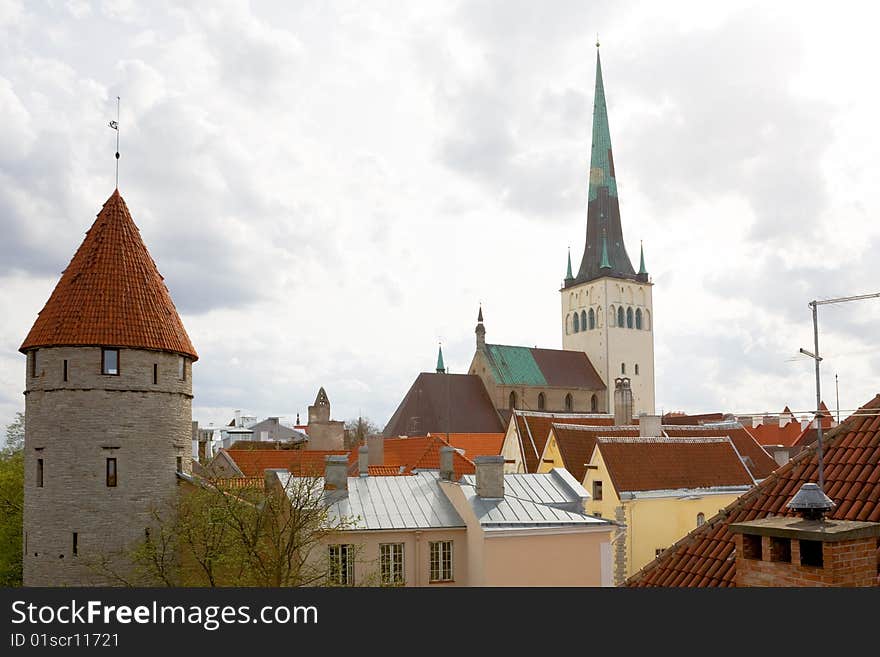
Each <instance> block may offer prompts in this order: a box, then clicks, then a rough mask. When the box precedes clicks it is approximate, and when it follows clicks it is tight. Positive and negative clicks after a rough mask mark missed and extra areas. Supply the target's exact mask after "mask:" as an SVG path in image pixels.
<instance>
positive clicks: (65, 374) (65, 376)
mask: <svg viewBox="0 0 880 657" xmlns="http://www.w3.org/2000/svg"><path fill="white" fill-rule="evenodd" d="M64 380H65V381H67V359H66V358H65V359H64Z"/></svg>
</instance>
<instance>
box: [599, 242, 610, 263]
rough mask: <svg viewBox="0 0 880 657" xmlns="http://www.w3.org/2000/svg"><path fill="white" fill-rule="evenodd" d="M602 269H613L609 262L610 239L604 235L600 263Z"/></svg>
mask: <svg viewBox="0 0 880 657" xmlns="http://www.w3.org/2000/svg"><path fill="white" fill-rule="evenodd" d="M599 268H600V269H611V263H610V262H608V238H607V237H605V235H602V261H601V262H600V263H599Z"/></svg>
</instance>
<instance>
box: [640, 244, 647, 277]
mask: <svg viewBox="0 0 880 657" xmlns="http://www.w3.org/2000/svg"><path fill="white" fill-rule="evenodd" d="M639 247H640V248H641V251H642V261H641V262H640V263H639V273H640V274H647V273H648V270H647V269H645V245H644V243H643V242H639Z"/></svg>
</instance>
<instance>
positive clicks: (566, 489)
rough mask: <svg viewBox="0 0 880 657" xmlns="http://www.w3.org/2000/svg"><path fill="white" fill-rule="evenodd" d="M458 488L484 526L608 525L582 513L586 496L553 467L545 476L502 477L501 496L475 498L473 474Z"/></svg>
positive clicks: (561, 472) (578, 486) (577, 484)
mask: <svg viewBox="0 0 880 657" xmlns="http://www.w3.org/2000/svg"><path fill="white" fill-rule="evenodd" d="M460 484H461V488H462V491H463V492H464V494H465V497H466V498H467V500H468V502H469V503H470V505H471V507H472V508H473V509H474V513H475V514H476V516H477V518H478V519H479V520H480V525H482V526H483V527H487V528H491V527H497V528H501V527H522V528H526V527H558V526H564V525H568V526H574V525H597V526H598V525H607V524H609V523H608V521H606V520H601V519H599V518H594V517H593V516H589V515H587V514H586V513H584V510H583V503H584V501H585V500H587V499H589V495H588V493H587V491H586V489H584V487H583V486H581V485H580V484H579V483H578V482H577V481H576V480H575V478H574V477H572V476H571V475H570V474H569V473H568V471H566V470H564V469H562V468H553V470H551V471H550V472H548V473H546V474H505V475H504V497H503V498H499V499H489V498H481V497H479V496H478V495H477V490H476V477H475V475H464V476H463V477H462V478H461V482H460Z"/></svg>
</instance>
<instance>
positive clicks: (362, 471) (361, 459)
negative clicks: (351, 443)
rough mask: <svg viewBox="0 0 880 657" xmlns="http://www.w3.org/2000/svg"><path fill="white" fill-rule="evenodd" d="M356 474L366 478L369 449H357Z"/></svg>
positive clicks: (368, 469)
mask: <svg viewBox="0 0 880 657" xmlns="http://www.w3.org/2000/svg"><path fill="white" fill-rule="evenodd" d="M358 474H359V475H360V476H361V477H366V476H368V475H369V474H370V448H369V447H367V446H366V445H361V446H360V447H359V448H358Z"/></svg>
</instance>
